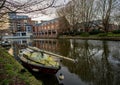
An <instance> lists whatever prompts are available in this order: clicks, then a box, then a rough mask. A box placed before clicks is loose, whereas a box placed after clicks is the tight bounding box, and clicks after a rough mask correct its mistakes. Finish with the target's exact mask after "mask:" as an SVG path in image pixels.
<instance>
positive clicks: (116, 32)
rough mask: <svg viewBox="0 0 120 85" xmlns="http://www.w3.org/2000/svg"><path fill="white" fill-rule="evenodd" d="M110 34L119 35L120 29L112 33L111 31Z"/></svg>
mask: <svg viewBox="0 0 120 85" xmlns="http://www.w3.org/2000/svg"><path fill="white" fill-rule="evenodd" d="M112 33H114V34H119V33H120V29H118V30H114V31H112Z"/></svg>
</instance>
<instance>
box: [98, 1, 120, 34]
mask: <svg viewBox="0 0 120 85" xmlns="http://www.w3.org/2000/svg"><path fill="white" fill-rule="evenodd" d="M97 6H98V7H99V9H98V10H99V17H100V19H102V24H103V29H104V31H105V32H108V31H109V23H110V21H111V19H112V17H113V16H114V15H113V13H114V12H117V10H119V9H120V2H119V0H99V1H98V2H97ZM118 13H119V12H118ZM114 17H115V16H114Z"/></svg>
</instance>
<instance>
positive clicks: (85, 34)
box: [80, 32, 89, 37]
mask: <svg viewBox="0 0 120 85" xmlns="http://www.w3.org/2000/svg"><path fill="white" fill-rule="evenodd" d="M80 36H82V37H89V33H88V32H84V33H81V35H80Z"/></svg>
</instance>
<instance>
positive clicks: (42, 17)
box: [32, 0, 70, 21]
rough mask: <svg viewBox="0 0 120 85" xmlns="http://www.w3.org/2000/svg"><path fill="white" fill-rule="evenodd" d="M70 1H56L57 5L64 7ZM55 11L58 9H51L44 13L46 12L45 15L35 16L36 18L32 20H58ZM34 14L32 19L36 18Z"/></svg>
mask: <svg viewBox="0 0 120 85" xmlns="http://www.w3.org/2000/svg"><path fill="white" fill-rule="evenodd" d="M68 1H70V0H56V5H57V6H59V5H64V4H66V3H68ZM55 10H56V8H49V9H47V10H45V11H43V12H45V14H40V13H38V14H37V15H34V16H35V18H32V19H33V20H37V21H41V20H51V19H53V18H56V14H55ZM34 16H33V14H32V17H34Z"/></svg>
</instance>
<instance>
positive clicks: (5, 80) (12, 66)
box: [0, 47, 42, 85]
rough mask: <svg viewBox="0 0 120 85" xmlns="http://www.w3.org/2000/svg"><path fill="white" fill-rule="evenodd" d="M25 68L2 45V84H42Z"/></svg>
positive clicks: (0, 61) (0, 50) (0, 79)
mask: <svg viewBox="0 0 120 85" xmlns="http://www.w3.org/2000/svg"><path fill="white" fill-rule="evenodd" d="M23 69H24V68H23V67H22V66H21V65H20V64H19V63H18V62H17V61H16V60H15V59H14V58H13V56H11V55H9V54H8V52H7V51H6V50H5V49H4V48H2V47H0V85H42V82H41V81H38V80H36V79H35V77H34V76H32V74H30V73H29V72H28V71H27V70H26V69H25V70H24V72H23V71H22V70H23Z"/></svg>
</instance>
